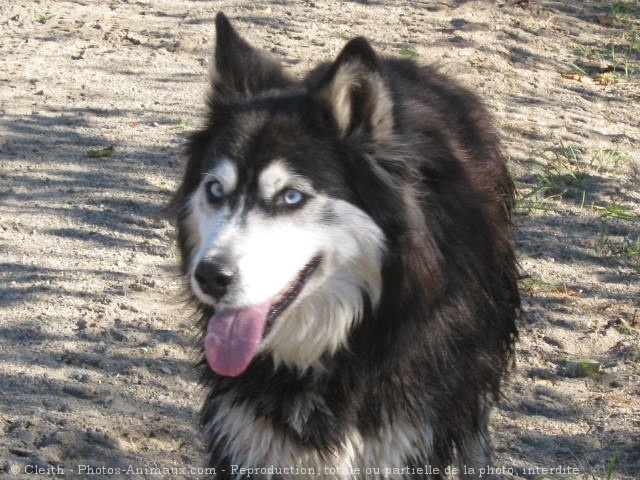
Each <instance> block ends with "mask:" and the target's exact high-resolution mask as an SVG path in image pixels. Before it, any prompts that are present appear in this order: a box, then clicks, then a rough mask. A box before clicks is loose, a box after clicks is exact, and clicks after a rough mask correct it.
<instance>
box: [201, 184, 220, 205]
mask: <svg viewBox="0 0 640 480" xmlns="http://www.w3.org/2000/svg"><path fill="white" fill-rule="evenodd" d="M205 188H206V191H207V198H208V199H209V201H210V202H212V203H217V202H219V201H220V200H222V199H223V198H224V187H223V186H222V183H220V182H219V181H218V180H213V181H211V182H209V183H207V184H206V185H205Z"/></svg>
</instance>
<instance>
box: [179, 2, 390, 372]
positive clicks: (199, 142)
mask: <svg viewBox="0 0 640 480" xmlns="http://www.w3.org/2000/svg"><path fill="white" fill-rule="evenodd" d="M216 28H217V44H216V49H215V54H214V57H213V60H212V63H211V69H210V80H211V84H212V95H211V98H210V101H209V115H208V123H207V125H206V127H204V128H203V129H201V130H200V131H198V132H196V133H195V134H193V135H192V137H191V138H190V141H189V143H188V147H187V152H186V153H187V164H186V168H185V173H184V177H183V180H182V183H181V185H180V187H179V189H178V191H177V193H176V195H175V198H174V206H175V207H176V210H177V211H178V239H179V244H180V249H181V253H182V264H183V273H184V275H185V276H186V278H187V280H188V284H189V288H190V290H191V292H192V294H193V296H194V297H195V299H196V300H197V301H198V302H199V304H200V305H201V307H202V309H203V311H205V312H208V313H207V314H206V315H205V317H206V322H207V330H206V332H207V333H206V338H205V355H206V357H207V360H208V362H209V365H210V366H211V367H212V368H213V369H214V370H215V371H216V372H218V373H220V374H222V375H229V376H235V375H239V374H241V373H242V372H243V371H244V370H245V369H246V368H247V367H248V365H249V364H250V362H251V361H252V359H253V358H254V356H255V355H257V354H259V353H265V354H270V355H272V356H273V358H274V359H275V361H276V363H277V362H284V363H286V364H288V365H290V366H294V367H298V368H300V369H302V370H304V369H306V368H307V367H309V366H312V365H313V364H314V363H316V362H317V361H318V360H319V359H321V357H322V356H323V355H325V354H331V353H332V352H335V351H336V350H337V349H338V348H340V347H341V346H344V345H345V343H346V342H347V338H348V334H349V331H350V330H351V328H352V327H353V326H354V325H355V324H357V322H358V321H359V319H360V316H361V314H362V311H363V309H364V308H369V307H375V305H376V303H377V302H378V300H379V297H380V292H381V287H382V285H381V283H382V280H381V269H382V262H383V256H384V252H385V249H386V247H387V236H386V234H385V232H386V229H385V227H384V225H382V223H384V221H382V220H381V218H382V217H383V216H386V217H387V220H388V221H389V222H392V216H393V215H394V213H393V210H394V205H393V200H390V199H393V198H395V197H397V196H398V192H397V191H396V190H397V189H396V188H395V187H394V185H393V182H392V181H391V180H390V177H389V174H388V173H386V172H385V171H383V169H382V168H381V167H380V166H379V165H377V164H376V161H375V160H373V156H372V155H371V153H372V151H373V150H379V149H383V148H384V145H385V142H386V141H387V139H388V138H390V136H391V135H392V130H393V112H392V110H393V102H392V95H391V92H390V88H389V86H388V83H387V80H386V78H385V75H384V71H383V64H382V62H381V61H380V59H379V58H378V56H377V55H376V53H375V52H374V51H373V49H372V48H371V47H370V45H369V44H368V43H367V42H366V40H364V39H362V38H357V39H354V40H352V41H351V42H349V43H348V44H347V45H346V47H345V48H344V49H343V51H342V52H341V53H340V55H339V56H338V58H337V59H336V60H335V62H333V63H331V64H325V65H322V66H320V67H318V68H317V69H316V70H314V71H313V72H311V73H310V74H309V75H308V76H307V78H306V79H305V81H303V82H295V81H293V80H292V79H290V78H289V77H288V76H287V75H286V74H285V73H284V71H283V70H282V68H281V66H280V65H279V64H278V63H277V62H276V61H274V60H273V59H272V58H271V57H269V56H267V55H266V54H264V53H262V52H260V51H258V50H256V49H254V48H253V47H251V46H250V45H249V44H248V43H247V42H246V41H245V40H243V39H242V38H241V37H240V36H239V35H238V34H237V32H236V31H235V30H234V29H233V28H232V26H231V25H230V23H229V21H228V20H227V19H226V17H225V16H224V15H222V14H219V15H218V17H217V19H216ZM365 186H366V187H365ZM365 190H366V193H365ZM389 202H391V204H390V203H389ZM383 212H384V213H383Z"/></svg>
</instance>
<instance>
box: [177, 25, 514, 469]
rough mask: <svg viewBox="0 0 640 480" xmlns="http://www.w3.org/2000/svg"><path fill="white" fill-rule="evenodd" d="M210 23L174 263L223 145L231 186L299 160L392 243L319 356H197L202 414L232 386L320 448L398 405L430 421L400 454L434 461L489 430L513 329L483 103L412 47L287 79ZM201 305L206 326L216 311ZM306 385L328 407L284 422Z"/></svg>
mask: <svg viewBox="0 0 640 480" xmlns="http://www.w3.org/2000/svg"><path fill="white" fill-rule="evenodd" d="M216 25H217V31H218V34H217V49H216V55H215V58H214V61H215V64H216V70H217V76H214V78H213V93H212V96H211V98H210V100H209V114H208V117H207V124H206V126H204V127H203V128H202V129H201V130H199V131H198V132H196V133H194V134H193V135H192V137H191V139H190V141H189V143H188V147H187V151H186V156H187V159H188V161H187V164H186V169H185V173H184V177H183V180H182V183H181V185H180V187H179V189H178V191H177V192H176V194H175V197H174V199H173V202H172V206H173V208H174V211H175V212H176V215H177V218H178V243H179V246H180V250H181V253H182V258H183V267H185V268H186V265H185V264H184V262H186V259H187V258H188V256H189V251H188V250H189V246H188V238H187V235H188V232H187V231H186V230H185V228H184V226H183V222H184V215H185V202H186V201H187V198H188V196H189V194H190V192H191V191H192V190H193V189H194V188H195V187H196V186H197V184H198V182H199V181H200V178H201V173H202V172H205V171H207V170H208V169H209V168H211V166H212V162H213V159H214V158H215V157H216V155H219V154H221V153H223V154H225V155H227V156H229V157H231V158H233V159H234V160H235V161H237V162H238V163H239V164H240V165H241V168H240V171H241V172H242V175H243V178H241V179H240V180H239V184H242V185H248V187H247V192H250V191H251V188H250V185H251V182H253V181H254V180H255V172H257V171H260V169H261V168H262V166H263V165H265V164H266V162H268V161H269V160H270V159H272V158H274V157H278V156H279V155H284V154H286V155H287V156H288V157H295V158H297V159H299V160H298V161H296V162H295V168H297V169H299V171H300V173H301V174H303V175H305V176H306V177H308V178H310V179H311V180H312V181H313V182H315V183H314V188H316V189H317V190H320V191H324V192H327V193H329V194H330V195H333V196H336V197H339V198H343V199H344V200H347V201H349V202H351V203H353V204H355V205H356V206H358V207H359V208H360V209H362V210H364V211H365V212H366V213H367V214H368V215H369V216H370V217H371V218H373V219H374V220H375V222H376V224H377V225H378V226H379V227H380V228H381V229H382V231H383V232H384V234H385V236H386V241H387V247H388V252H387V254H386V257H385V258H384V262H383V266H382V276H383V286H384V288H383V293H382V298H381V300H380V302H379V305H378V306H377V308H375V309H374V308H373V307H372V306H371V305H370V302H368V303H367V308H366V311H365V315H364V318H363V320H362V321H361V322H359V323H358V324H357V326H356V327H355V328H354V329H353V331H352V332H351V334H350V338H349V342H348V344H349V349H348V350H347V349H343V350H340V351H338V352H337V353H336V354H335V355H332V356H328V355H327V356H326V357H325V358H323V360H322V364H323V368H324V370H322V371H307V372H306V373H299V372H297V371H294V370H290V369H289V368H287V367H285V366H280V367H279V368H277V369H274V367H273V362H272V360H271V358H269V357H268V356H265V355H262V356H258V357H256V358H255V359H254V360H253V362H252V363H251V365H250V366H249V368H248V369H247V370H246V371H245V372H244V373H243V374H242V375H240V376H239V377H235V378H226V377H221V376H218V375H217V374H215V373H214V372H212V371H211V370H210V369H209V367H208V366H207V365H206V362H204V361H203V362H202V364H201V366H202V368H201V372H202V382H203V384H204V385H205V387H206V388H207V389H208V397H207V400H206V402H205V404H204V407H203V409H202V422H203V425H207V424H208V423H209V421H210V420H211V419H212V418H213V416H214V415H215V411H216V409H217V408H218V403H219V399H220V398H223V397H224V398H233V399H234V401H235V402H236V403H237V404H244V403H247V404H250V405H253V406H254V408H255V411H256V412H257V413H256V415H259V416H260V417H261V418H263V419H266V420H267V421H268V422H270V424H271V425H272V426H273V429H275V430H276V431H277V432H279V434H281V435H284V436H288V437H289V438H291V439H293V440H294V441H295V442H296V443H297V444H298V445H300V446H302V447H304V448H309V449H317V450H318V451H320V452H327V453H328V452H332V451H334V450H336V449H339V448H340V446H341V445H342V444H343V443H344V438H343V435H344V432H345V430H346V429H347V428H356V429H357V430H358V431H359V432H361V433H362V434H363V435H365V436H375V435H376V434H377V432H378V429H379V428H380V427H381V426H383V425H385V424H388V423H389V422H393V420H394V419H395V418H397V417H399V416H402V417H403V418H406V419H408V420H409V421H410V422H412V423H413V424H415V425H425V424H428V425H430V426H431V428H432V429H433V431H434V439H433V442H434V444H433V448H432V451H426V450H424V451H422V450H420V449H417V450H416V451H415V452H412V454H411V456H410V457H408V458H406V462H407V463H406V464H407V465H411V464H416V465H425V464H430V465H432V466H437V467H440V468H441V469H442V470H441V471H444V468H445V467H446V466H447V465H449V464H451V463H452V462H453V460H454V456H455V455H459V456H461V457H463V458H464V455H465V448H466V446H467V445H468V444H469V441H470V438H471V437H473V436H474V435H475V436H477V435H484V434H486V432H485V430H484V429H485V427H484V421H485V416H486V414H487V409H488V406H489V405H491V404H492V403H493V402H495V400H496V398H497V397H498V396H499V394H500V386H501V381H502V379H503V375H504V373H505V371H506V370H507V369H508V367H509V364H510V362H511V359H512V353H513V343H514V340H515V338H516V336H517V331H516V325H515V319H516V317H517V315H518V311H519V295H518V291H517V283H516V273H517V272H516V263H515V259H514V253H513V250H512V246H511V239H510V211H511V207H512V203H513V195H514V192H513V185H512V183H511V179H510V176H509V174H508V171H507V169H506V167H505V163H504V160H503V157H502V156H501V154H500V151H499V146H498V141H497V136H496V133H495V131H494V129H493V126H492V123H491V120H490V117H489V115H488V114H487V112H486V110H485V108H484V107H483V106H482V105H481V103H480V102H479V101H478V99H477V98H476V97H475V96H474V95H473V94H472V93H470V92H469V91H468V90H466V89H465V88H463V87H461V86H459V85H457V84H456V83H455V82H454V81H452V80H451V79H450V78H447V77H444V76H443V75H441V74H439V73H437V72H436V71H434V70H432V69H431V68H428V67H419V66H417V65H416V64H415V63H414V62H412V61H409V60H404V59H402V60H401V59H381V58H380V57H378V56H377V55H376V54H375V52H374V51H373V50H372V49H371V47H370V46H369V44H368V43H367V42H366V40H364V39H362V38H358V39H355V40H353V41H351V42H350V43H349V44H348V45H347V46H346V47H345V49H344V50H343V52H342V53H341V55H340V56H339V57H338V59H337V60H336V61H335V62H334V63H332V64H324V65H321V66H319V67H318V68H317V69H315V70H314V71H312V72H311V73H310V74H309V75H308V76H307V77H306V78H305V79H304V81H302V82H296V81H293V80H292V79H290V78H288V77H287V75H286V74H285V73H284V72H283V71H282V69H281V68H280V66H279V65H278V64H277V63H276V62H275V61H274V60H272V59H271V58H270V57H267V56H265V55H264V54H262V53H260V52H258V51H257V50H255V49H253V48H252V47H250V46H249V45H248V44H247V43H246V42H245V41H244V40H242V39H241V38H240V37H239V36H238V34H237V33H236V32H235V31H234V30H233V28H232V27H231V25H230V24H229V22H228V20H227V19H226V18H225V17H224V16H223V15H219V16H218V18H217V22H216ZM344 65H351V66H352V67H353V68H352V71H354V72H356V77H354V81H353V82H352V84H351V86H350V87H349V88H350V91H349V102H350V105H351V108H350V109H348V113H349V115H348V123H347V124H344V125H341V124H340V121H339V120H337V119H336V110H335V109H336V108H341V107H343V106H344V105H332V104H331V101H332V100H331V98H330V97H331V95H330V94H327V91H328V90H330V89H331V85H332V82H336V81H337V80H336V78H337V76H338V75H339V71H340V68H341V67H342V66H344ZM380 88H382V90H380ZM381 95H382V96H383V97H381ZM385 95H386V96H387V97H386V99H385V98H384V96H385ZM386 100H389V101H390V102H391V105H392V110H391V111H390V112H389V113H390V115H392V120H393V123H392V125H393V127H392V130H391V131H390V132H387V131H384V127H381V126H380V125H378V124H374V123H373V122H374V117H375V111H376V108H378V106H379V104H376V102H384V101H386ZM343 123H344V122H343ZM326 221H327V222H330V221H331V219H330V218H327V219H326ZM366 300H367V301H368V299H366ZM200 309H201V311H202V325H203V328H204V327H205V325H206V319H207V318H208V317H209V316H210V315H211V314H212V313H213V312H212V311H211V309H210V308H209V307H206V306H201V307H200ZM310 393H313V394H316V395H318V396H320V397H322V398H323V399H324V400H325V402H326V407H327V408H326V409H323V410H315V411H313V412H312V413H311V414H310V415H309V416H308V418H307V419H306V423H305V425H304V428H303V429H302V430H301V431H300V430H298V429H296V428H293V427H292V425H291V419H290V418H289V414H290V411H291V406H292V404H293V403H295V402H299V401H300V399H304V398H307V397H308V396H309V394H310ZM209 434H210V435H211V436H210V438H209V439H208V440H209V451H210V459H209V462H208V464H209V466H211V467H215V468H216V469H217V472H218V473H217V476H216V478H217V479H226V478H232V477H231V475H230V473H229V472H230V466H231V465H232V464H238V465H243V459H242V458H229V457H228V456H226V454H225V447H224V445H225V442H226V441H227V439H226V438H220V436H219V435H217V434H216V432H215V431H213V432H209ZM245 466H252V465H245ZM267 466H268V465H267ZM223 470H225V472H227V473H223V472H222V471H223ZM254 478H260V477H254ZM363 478H364V477H363ZM406 478H432V477H429V476H427V475H425V476H421V475H416V476H411V475H407V477H406ZM433 478H439V476H438V475H435V476H433Z"/></svg>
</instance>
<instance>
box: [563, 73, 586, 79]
mask: <svg viewBox="0 0 640 480" xmlns="http://www.w3.org/2000/svg"><path fill="white" fill-rule="evenodd" d="M560 75H562V78H568V79H569V80H578V81H580V77H582V75H580V74H579V73H561V74H560Z"/></svg>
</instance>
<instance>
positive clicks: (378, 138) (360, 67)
mask: <svg viewBox="0 0 640 480" xmlns="http://www.w3.org/2000/svg"><path fill="white" fill-rule="evenodd" d="M309 89H310V91H311V93H312V95H314V96H315V98H316V99H317V100H318V101H319V102H320V103H321V104H323V105H324V106H326V107H327V108H328V109H329V111H330V112H331V114H332V116H333V118H334V120H335V122H336V124H337V126H338V130H339V132H340V135H341V136H342V137H343V138H344V137H350V136H364V137H365V138H367V139H368V140H373V141H374V142H376V143H380V142H384V141H385V140H387V139H388V138H389V137H390V136H391V134H392V133H393V100H392V97H391V90H390V88H389V85H388V83H387V78H386V75H385V73H384V66H383V64H382V61H381V60H380V57H378V55H377V54H376V52H375V51H374V50H373V48H372V47H371V45H370V44H369V42H368V41H367V40H366V39H365V38H363V37H357V38H354V39H353V40H351V41H350V42H349V43H347V45H346V46H345V47H344V49H343V50H342V52H341V53H340V55H338V58H337V59H336V60H335V62H333V64H331V66H330V67H329V69H328V70H327V71H326V73H325V74H324V75H323V76H322V77H321V78H320V80H319V81H317V82H313V81H312V82H311V85H309Z"/></svg>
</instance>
